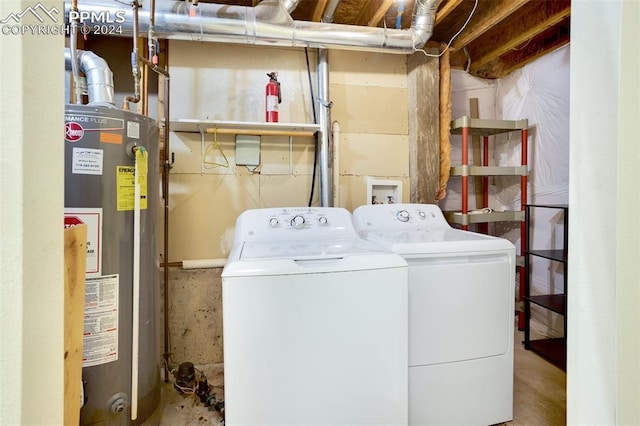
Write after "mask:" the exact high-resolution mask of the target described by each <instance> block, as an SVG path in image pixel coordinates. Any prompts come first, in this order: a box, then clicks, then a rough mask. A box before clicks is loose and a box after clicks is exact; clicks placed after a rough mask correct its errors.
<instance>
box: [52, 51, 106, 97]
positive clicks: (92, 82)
mask: <svg viewBox="0 0 640 426" xmlns="http://www.w3.org/2000/svg"><path fill="white" fill-rule="evenodd" d="M76 56H77V63H78V69H79V70H80V71H82V73H84V75H85V77H86V79H87V90H88V95H89V104H90V105H101V106H106V107H115V101H114V96H113V73H112V72H111V69H110V68H109V65H108V64H107V61H105V60H104V59H102V58H101V57H100V56H98V55H96V54H95V53H93V52H90V51H86V50H77V51H76ZM64 64H65V69H66V70H71V69H72V67H73V64H72V55H71V49H70V48H68V47H67V48H66V49H65V50H64Z"/></svg>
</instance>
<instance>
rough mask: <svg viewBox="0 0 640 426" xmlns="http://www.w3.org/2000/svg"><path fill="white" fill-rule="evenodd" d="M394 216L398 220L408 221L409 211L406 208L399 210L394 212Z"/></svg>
mask: <svg viewBox="0 0 640 426" xmlns="http://www.w3.org/2000/svg"><path fill="white" fill-rule="evenodd" d="M396 217H397V218H398V220H399V221H400V222H409V212H408V211H406V210H400V211H399V212H398V213H396Z"/></svg>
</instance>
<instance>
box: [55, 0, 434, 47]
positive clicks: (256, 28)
mask: <svg viewBox="0 0 640 426" xmlns="http://www.w3.org/2000/svg"><path fill="white" fill-rule="evenodd" d="M294 3H295V4H297V2H295V1H287V0H282V1H277V0H264V1H262V2H261V3H259V4H258V5H257V6H255V7H244V6H231V5H224V4H214V3H199V4H198V6H197V11H195V12H194V11H193V10H190V4H189V3H188V2H185V1H177V0H168V1H163V2H159V3H157V4H156V10H155V27H154V28H153V30H154V33H155V35H156V36H157V37H158V38H164V39H172V40H188V41H212V42H221V43H242V44H250V45H251V44H254V45H261V46H281V47H310V48H325V49H329V48H332V49H342V50H362V51H373V52H383V53H398V54H411V53H413V52H414V51H416V50H417V49H421V48H422V47H423V46H424V44H425V43H426V42H427V40H428V39H429V38H430V37H431V34H432V32H433V26H434V20H435V12H436V7H437V4H438V0H417V1H416V3H415V6H414V10H413V20H412V25H411V28H409V29H406V30H395V29H388V28H377V27H363V26H354V25H342V24H333V23H324V22H307V21H294V20H293V19H292V18H291V16H290V14H289V11H288V9H287V8H291V7H294ZM69 7H70V5H69V3H68V0H67V2H66V3H65V8H67V9H68V8H69ZM79 10H80V13H83V12H84V13H88V14H89V15H88V16H91V15H92V14H93V15H94V16H105V15H107V16H111V17H116V16H118V17H120V18H123V19H122V22H118V24H117V25H118V26H119V28H121V29H122V33H121V34H117V35H119V36H124V37H131V36H132V35H133V11H132V10H131V8H130V7H128V5H125V4H121V3H118V2H114V1H113V0H95V1H91V2H87V3H86V4H82V5H81V6H79ZM190 12H191V13H190ZM149 13H150V11H149V7H148V6H145V8H143V9H142V10H141V11H140V20H139V22H140V28H139V30H140V32H147V31H148V30H149V28H148V26H149V24H148V22H149ZM67 15H68V10H67Z"/></svg>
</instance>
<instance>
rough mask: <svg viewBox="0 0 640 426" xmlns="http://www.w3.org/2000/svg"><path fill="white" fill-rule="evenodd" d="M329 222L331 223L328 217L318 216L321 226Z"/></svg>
mask: <svg viewBox="0 0 640 426" xmlns="http://www.w3.org/2000/svg"><path fill="white" fill-rule="evenodd" d="M328 223H329V220H328V219H327V218H326V217H324V216H320V217H319V218H318V224H319V225H320V226H327V224H328Z"/></svg>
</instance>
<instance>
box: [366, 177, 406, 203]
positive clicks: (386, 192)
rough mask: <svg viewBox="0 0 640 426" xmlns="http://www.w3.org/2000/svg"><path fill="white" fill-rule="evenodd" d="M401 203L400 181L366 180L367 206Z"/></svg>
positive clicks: (369, 178)
mask: <svg viewBox="0 0 640 426" xmlns="http://www.w3.org/2000/svg"><path fill="white" fill-rule="evenodd" d="M399 203H402V181H401V180H388V179H377V178H371V177H368V178H367V204H399Z"/></svg>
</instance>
